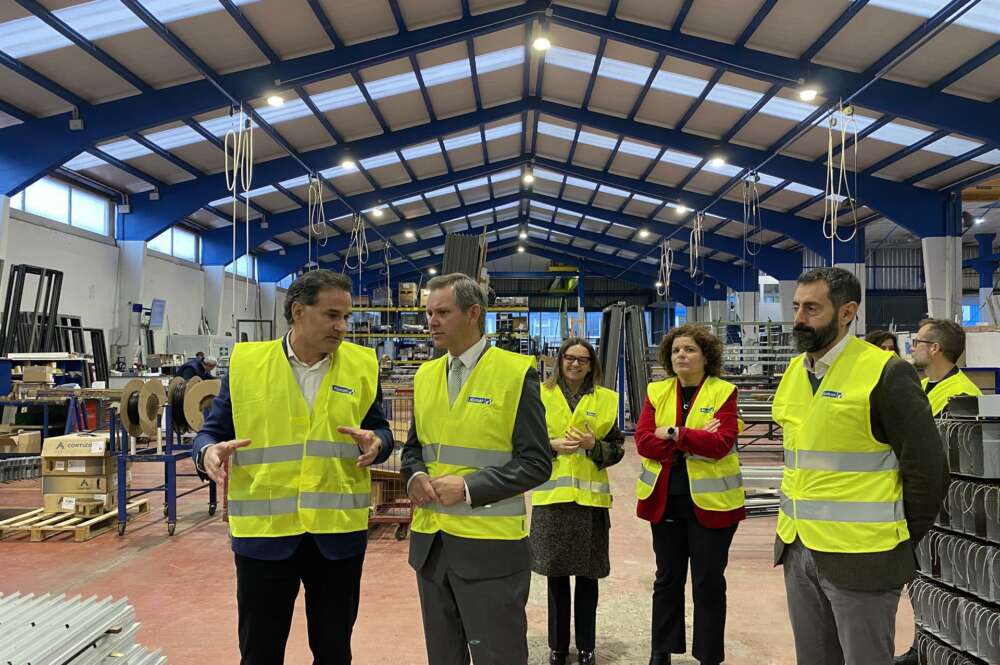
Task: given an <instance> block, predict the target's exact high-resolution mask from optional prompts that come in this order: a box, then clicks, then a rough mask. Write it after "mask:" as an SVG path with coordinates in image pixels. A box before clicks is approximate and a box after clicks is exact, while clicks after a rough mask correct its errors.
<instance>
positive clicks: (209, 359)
mask: <svg viewBox="0 0 1000 665" xmlns="http://www.w3.org/2000/svg"><path fill="white" fill-rule="evenodd" d="M201 362H202V364H203V365H211V366H212V367H215V366H216V365H218V364H219V361H218V360H217V359H216V358H215V356H205V357H204V358H202V360H201Z"/></svg>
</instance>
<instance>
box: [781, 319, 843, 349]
mask: <svg viewBox="0 0 1000 665" xmlns="http://www.w3.org/2000/svg"><path fill="white" fill-rule="evenodd" d="M838 332H839V328H838V326H837V319H836V318H831V319H830V323H829V324H827V325H825V326H822V327H820V328H810V327H809V326H807V325H804V324H801V323H800V324H797V325H796V326H795V327H794V328H792V337H794V338H795V348H796V349H798V350H799V352H800V353H801V352H804V353H816V352H817V351H819V350H820V349H825V348H826V347H828V346H829V345H830V344H832V343H833V341H834V340H835V339H837V333H838Z"/></svg>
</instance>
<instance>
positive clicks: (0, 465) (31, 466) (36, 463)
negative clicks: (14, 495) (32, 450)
mask: <svg viewBox="0 0 1000 665" xmlns="http://www.w3.org/2000/svg"><path fill="white" fill-rule="evenodd" d="M40 475H42V458H41V457H39V456H37V455H36V456H33V457H8V458H7V459H0V483H9V482H11V481H12V480H30V479H31V478H37V477H39V476H40Z"/></svg>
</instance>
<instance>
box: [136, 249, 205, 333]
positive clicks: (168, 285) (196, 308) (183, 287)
mask: <svg viewBox="0 0 1000 665" xmlns="http://www.w3.org/2000/svg"><path fill="white" fill-rule="evenodd" d="M142 272H143V275H142V281H143V298H144V299H145V300H146V302H145V303H144V304H145V305H147V306H148V305H149V304H150V303H151V302H152V301H153V299H154V298H161V299H163V300H166V301H167V313H166V314H167V315H166V320H165V321H164V324H163V329H162V330H156V331H154V332H153V335H154V340H155V342H156V350H157V351H158V352H166V350H167V346H166V336H167V335H169V334H179V335H193V334H195V333H197V332H198V322H199V320H200V319H201V308H202V303H204V302H205V279H204V273H203V272H202V270H201V269H200V268H197V267H195V266H188V265H181V264H178V263H176V262H174V261H171V260H169V259H166V258H160V257H158V256H156V255H155V254H150V253H147V254H146V261H145V263H144V264H143V270H142Z"/></svg>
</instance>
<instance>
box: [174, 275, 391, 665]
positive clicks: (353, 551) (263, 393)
mask: <svg viewBox="0 0 1000 665" xmlns="http://www.w3.org/2000/svg"><path fill="white" fill-rule="evenodd" d="M350 315H351V280H350V278H349V277H345V276H344V275H341V274H339V273H336V272H333V271H330V270H313V271H310V272H307V273H305V274H304V275H302V276H301V277H299V278H298V279H297V280H295V281H294V282H292V284H291V286H289V287H288V294H287V295H286V297H285V320H286V321H287V322H288V325H289V326H290V328H291V330H290V331H289V332H288V333H287V334H286V335H285V336H284V337H283V338H281V339H276V340H272V341H269V342H249V343H243V344H237V345H236V348H235V349H234V351H233V356H232V363H231V365H230V367H229V370H230V371H229V374H228V375H227V376H226V377H225V378H223V380H222V386H221V390H220V392H219V394H218V396H217V397H216V398H215V399H214V400H212V411H211V413H210V414H209V415H208V417H207V418H206V419H205V423H204V425H203V426H202V428H201V431H200V432H198V435H197V436H196V437H195V439H194V447H193V450H192V457H193V459H194V460H195V468H196V469H197V470H198V473H199V474H200V475H201V476H202V478H210V479H211V480H213V481H214V482H216V483H222V482H223V480H224V479H225V478H226V477H227V475H228V478H229V530H230V533H231V535H232V549H233V552H234V554H235V560H236V608H237V612H238V613H239V643H240V654H241V657H242V658H241V660H240V663H241V665H281V663H283V662H284V658H285V644H286V642H287V641H288V632H289V629H290V628H291V625H292V615H293V614H294V611H295V599H296V597H297V596H298V593H299V587H300V586H304V587H305V607H306V618H307V626H308V633H309V647H310V649H311V650H312V653H313V662H314V663H322V664H323V665H349V664H350V662H351V633H352V631H353V630H354V622H355V620H356V619H357V616H358V607H359V603H360V600H361V570H362V565H363V563H364V558H365V549H366V546H367V543H368V508H369V496H370V487H371V478H370V474H369V471H368V468H367V467H368V466H370V465H371V464H380V463H382V462H384V461H385V460H386V459H387V458H388V457H389V455H391V454H392V450H393V446H394V441H393V437H392V431H391V430H390V429H389V423H388V421H387V420H386V418H385V416H384V415H383V413H382V406H381V404H382V387H381V385H380V384H379V376H378V361H377V359H376V358H375V353H374V351H373V350H372V349H369V348H365V347H363V346H357V345H355V344H351V343H350V342H346V341H344V336H345V335H346V333H347V321H348V318H349V317H350ZM207 360H208V359H207V358H206V361H207ZM227 460H229V462H230V467H229V471H228V474H227V471H226V468H225V462H226V461H227ZM209 630H211V627H209ZM218 637H219V635H218V632H217V631H215V632H212V639H218Z"/></svg>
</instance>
